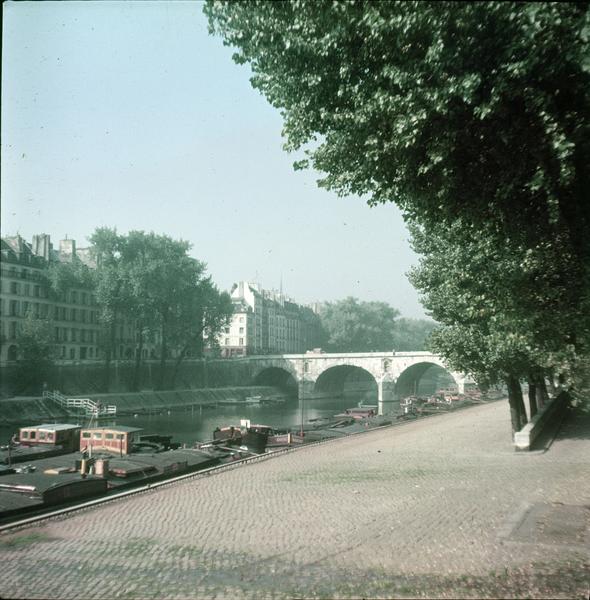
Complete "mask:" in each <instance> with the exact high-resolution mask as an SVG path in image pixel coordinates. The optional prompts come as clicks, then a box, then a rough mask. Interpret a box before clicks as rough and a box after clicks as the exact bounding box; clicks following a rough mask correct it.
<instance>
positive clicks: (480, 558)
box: [0, 401, 590, 599]
mask: <svg viewBox="0 0 590 600" xmlns="http://www.w3.org/2000/svg"><path fill="white" fill-rule="evenodd" d="M589 507H590V421H589V419H588V417H587V416H584V417H583V418H580V419H578V420H570V421H568V422H566V423H565V425H564V426H563V427H562V429H561V431H560V433H559V435H558V437H557V439H556V440H555V441H554V442H553V444H552V446H551V447H550V449H549V450H548V451H547V452H536V453H535V452H533V453H528V454H525V453H515V452H514V451H513V448H512V444H511V439H510V415H509V409H508V403H507V402H505V401H501V402H495V403H491V404H486V405H481V406H476V407H473V408H469V409H467V410H463V411H457V412H453V413H448V414H444V415H440V416H437V417H434V418H429V419H423V420H417V421H414V422H411V423H408V424H406V425H403V426H401V427H391V428H384V429H380V430H374V431H369V432H367V433H365V434H361V435H357V436H352V437H348V438H341V439H338V440H334V441H330V442H328V443H325V444H320V445H315V446H310V447H303V448H301V449H299V450H297V451H293V452H289V453H286V454H282V455H280V456H277V457H275V458H271V459H268V460H263V461H260V462H253V463H251V464H247V465H244V466H241V467H237V468H232V469H229V470H227V471H224V472H221V473H218V474H214V475H211V476H202V477H197V478H196V479H191V480H187V481H184V482H180V483H177V484H173V485H170V486H166V487H163V488H160V489H157V490H153V491H149V492H147V493H143V494H140V495H137V496H133V497H130V498H127V499H124V500H121V501H117V502H112V503H108V504H105V505H101V506H97V507H94V508H91V509H88V510H84V511H81V512H77V513H74V514H73V515H70V516H66V517H60V518H55V519H53V520H49V521H44V522H41V523H39V524H37V525H34V526H29V527H26V528H22V529H19V530H17V531H12V532H8V533H4V534H2V535H0V597H2V598H99V599H101V598H137V599H142V598H236V597H237V598H240V597H247V598H312V597H314V598H315V597H325V598H332V597H353V598H359V597H365V598H375V597H383V598H391V597H419V596H427V597H442V598H454V597H461V596H463V597H470V598H472V597H528V598H531V597H532V598H553V597H565V598H578V597H579V598H587V597H588V591H589V587H590V568H589V566H590V561H589V559H590V549H589V537H588V535H589V534H588V521H589V516H590V508H589Z"/></svg>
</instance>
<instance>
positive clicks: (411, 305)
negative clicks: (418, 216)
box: [1, 2, 424, 317]
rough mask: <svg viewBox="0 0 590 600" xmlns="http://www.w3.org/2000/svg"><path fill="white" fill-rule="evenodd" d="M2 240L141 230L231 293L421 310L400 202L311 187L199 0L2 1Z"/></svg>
mask: <svg viewBox="0 0 590 600" xmlns="http://www.w3.org/2000/svg"><path fill="white" fill-rule="evenodd" d="M3 11H4V15H3V16H4V25H3V27H4V31H3V52H2V165H1V166H2V188H1V194H2V235H12V234H15V233H17V232H19V233H20V234H21V235H22V236H23V237H25V238H26V239H28V240H30V239H31V236H32V235H33V234H35V233H49V234H51V237H52V240H53V242H54V245H57V243H58V241H59V240H60V239H62V238H64V237H65V236H66V234H67V235H68V237H70V238H74V239H76V240H77V242H78V245H79V246H84V245H86V244H87V242H86V239H87V237H88V236H89V235H90V234H91V233H92V231H93V230H94V229H95V227H97V226H109V227H117V229H118V230H119V231H120V232H127V231H129V230H130V229H143V230H146V231H155V232H157V233H166V234H168V235H170V236H172V237H174V238H182V239H186V240H188V241H190V242H191V243H192V244H193V250H192V254H193V255H194V256H195V257H197V258H199V259H201V260H204V261H205V262H206V263H207V264H208V267H209V272H210V273H211V274H212V276H213V279H214V280H215V282H216V283H217V284H218V285H219V286H220V287H221V288H223V289H227V288H229V287H230V286H231V284H232V283H233V282H234V281H237V280H239V279H250V280H252V279H257V280H258V281H259V282H260V283H261V285H262V286H263V287H265V288H273V287H274V288H278V287H279V284H280V280H281V276H282V279H283V289H284V291H285V292H286V293H287V294H289V295H291V296H292V297H294V298H295V299H296V300H297V301H300V302H313V301H322V300H336V299H339V298H343V297H345V296H356V297H358V298H360V299H362V300H384V301H386V302H389V303H391V304H392V305H393V306H395V307H396V308H398V309H399V310H400V311H401V312H402V314H403V316H407V317H422V316H423V315H424V313H423V310H422V308H421V306H420V305H419V302H418V297H417V294H416V292H415V291H414V290H413V288H412V287H411V285H410V284H409V282H408V281H407V279H406V277H405V275H404V274H405V272H407V270H408V269H409V267H410V265H412V264H414V263H415V262H416V260H417V257H416V255H415V254H414V253H413V252H412V251H411V250H410V248H409V244H408V241H407V238H408V234H407V231H406V229H405V226H404V224H403V221H402V219H401V216H400V214H399V211H398V210H397V209H396V208H395V206H393V205H389V206H381V207H378V208H374V209H370V208H368V207H367V205H366V204H365V203H364V201H363V200H361V199H359V198H356V197H350V198H338V197H337V196H336V195H335V194H332V193H329V192H326V191H324V190H320V189H318V188H317V187H316V183H315V181H316V179H317V177H318V175H317V173H313V172H310V171H307V172H301V171H298V172H295V171H293V168H292V162H293V160H294V158H295V157H293V156H290V155H288V154H286V153H285V152H284V151H283V150H282V139H281V118H280V115H279V113H278V111H277V110H276V109H273V108H272V107H271V106H270V105H269V104H268V103H267V102H266V100H265V99H264V98H263V97H262V96H260V94H259V93H258V92H257V91H256V90H254V89H253V88H252V87H251V85H250V83H249V76H250V73H249V69H248V68H247V67H239V66H236V65H235V64H234V63H233V61H232V60H231V53H232V52H231V49H229V48H226V47H224V46H223V44H222V41H221V39H219V38H214V37H211V36H209V35H208V33H207V23H206V19H205V17H204V15H203V14H202V5H201V4H200V3H198V2H195V3H193V2H191V3H189V2H147V3H143V2H20V3H5V4H3Z"/></svg>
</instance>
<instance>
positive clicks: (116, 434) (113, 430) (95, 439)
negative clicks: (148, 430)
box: [80, 425, 143, 455]
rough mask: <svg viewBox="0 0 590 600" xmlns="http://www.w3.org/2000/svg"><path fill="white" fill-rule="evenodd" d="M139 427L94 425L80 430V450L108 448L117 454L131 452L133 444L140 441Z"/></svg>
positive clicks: (108, 450)
mask: <svg viewBox="0 0 590 600" xmlns="http://www.w3.org/2000/svg"><path fill="white" fill-rule="evenodd" d="M141 431H143V429H140V428H139V427H125V426H123V425H116V426H113V427H93V428H88V429H82V431H81V432H80V450H84V449H85V448H86V449H88V450H90V449H92V450H106V451H107V452H115V453H116V454H119V455H123V454H130V453H131V450H132V447H133V444H134V442H136V441H139V433H140V432H141Z"/></svg>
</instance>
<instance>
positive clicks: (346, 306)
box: [320, 297, 399, 352]
mask: <svg viewBox="0 0 590 600" xmlns="http://www.w3.org/2000/svg"><path fill="white" fill-rule="evenodd" d="M398 315H399V312H398V311H397V310H396V309H395V308H392V307H391V306H389V304H387V303H385V302H359V300H357V299H356V298H351V297H349V298H345V299H344V300H339V301H337V302H326V303H325V304H323V305H322V307H321V309H320V319H321V322H322V326H323V328H324V330H325V331H326V334H327V338H328V339H327V342H326V350H329V351H331V352H378V351H387V350H393V346H392V344H393V337H394V328H395V318H396V317H397V316H398Z"/></svg>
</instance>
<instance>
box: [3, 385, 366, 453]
mask: <svg viewBox="0 0 590 600" xmlns="http://www.w3.org/2000/svg"><path fill="white" fill-rule="evenodd" d="M361 396H362V395H359V396H357V397H355V396H352V395H348V394H347V396H346V398H342V397H340V398H322V399H304V400H303V403H302V404H301V403H300V401H299V400H297V399H292V400H288V401H287V402H284V403H281V404H261V405H256V404H251V405H247V406H231V405H230V406H228V405H226V406H219V407H218V408H202V409H200V408H199V407H198V406H196V407H194V409H191V408H188V410H187V409H184V408H172V409H170V410H169V411H168V410H162V411H161V412H159V413H157V414H153V415H143V414H142V415H138V416H137V417H134V416H133V415H127V416H120V417H118V418H117V419H115V420H108V421H107V420H101V421H100V425H103V424H104V425H115V424H116V425H128V426H131V427H141V428H143V430H144V433H158V434H160V435H171V436H172V439H173V441H175V442H179V443H183V444H187V445H192V443H193V442H195V441H197V440H198V441H204V440H210V439H211V438H212V437H213V430H214V429H215V428H216V427H223V426H225V425H237V426H239V425H240V419H250V421H251V422H252V423H253V424H259V425H270V426H271V427H276V428H292V429H294V430H296V429H298V428H299V427H301V420H302V408H303V421H304V423H305V424H306V425H307V426H308V425H309V419H317V418H319V417H332V416H334V415H335V414H337V413H339V412H342V411H343V410H344V409H345V408H348V407H351V406H355V405H356V404H357V403H358V402H359V400H360V399H361ZM365 401H366V400H365ZM69 422H71V423H76V422H77V423H79V424H80V425H82V426H86V425H87V424H88V421H87V420H81V421H77V420H76V419H75V418H72V419H69ZM34 424H35V423H33V422H31V421H30V420H26V422H23V423H16V424H14V425H0V445H4V444H6V443H8V440H9V439H10V438H11V436H12V434H13V433H15V432H17V431H18V428H19V427H24V426H26V425H34Z"/></svg>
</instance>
